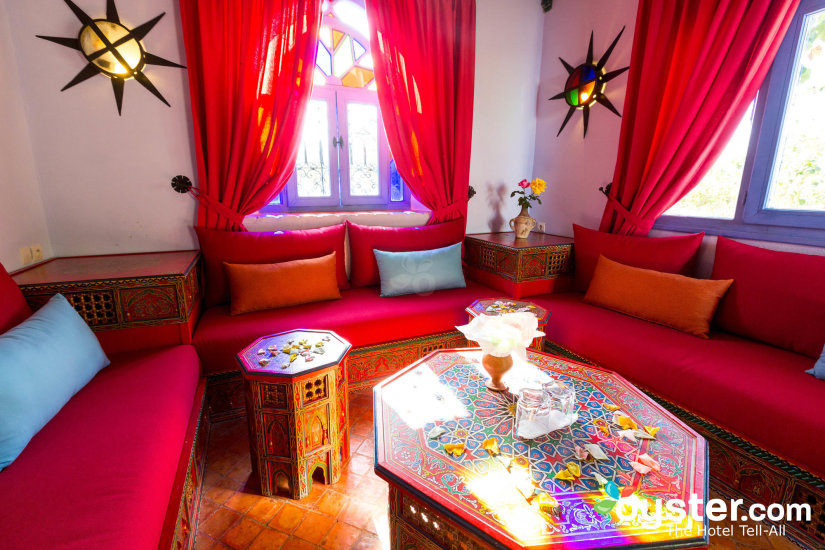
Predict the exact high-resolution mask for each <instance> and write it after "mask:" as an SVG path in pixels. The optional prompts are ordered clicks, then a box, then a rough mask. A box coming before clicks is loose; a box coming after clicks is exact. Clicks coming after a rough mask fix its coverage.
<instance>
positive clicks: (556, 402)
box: [542, 380, 578, 433]
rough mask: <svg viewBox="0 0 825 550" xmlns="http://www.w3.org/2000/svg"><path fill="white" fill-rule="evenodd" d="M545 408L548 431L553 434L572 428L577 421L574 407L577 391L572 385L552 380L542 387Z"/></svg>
mask: <svg viewBox="0 0 825 550" xmlns="http://www.w3.org/2000/svg"><path fill="white" fill-rule="evenodd" d="M542 392H543V394H544V396H543V398H544V406H545V408H546V409H547V416H548V418H547V431H548V433H549V432H552V431H555V430H560V429H562V428H566V427H567V426H570V425H571V424H572V423H573V422H575V421H576V418H577V417H578V415H576V413H575V410H574V407H575V404H576V390H575V389H574V388H573V386H572V385H570V384H565V383H564V382H561V381H559V380H551V381H550V382H547V383H546V384H543V385H542Z"/></svg>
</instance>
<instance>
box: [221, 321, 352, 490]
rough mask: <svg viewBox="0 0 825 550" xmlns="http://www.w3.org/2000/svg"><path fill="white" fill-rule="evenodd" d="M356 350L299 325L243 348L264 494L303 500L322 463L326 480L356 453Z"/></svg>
mask: <svg viewBox="0 0 825 550" xmlns="http://www.w3.org/2000/svg"><path fill="white" fill-rule="evenodd" d="M350 348H351V345H350V343H349V342H347V341H346V340H344V339H343V338H341V337H340V336H338V335H337V334H335V333H334V332H331V331H325V330H308V329H297V330H292V331H287V332H280V333H278V334H271V335H268V336H264V337H262V338H258V339H257V340H255V341H254V342H252V344H250V345H249V346H247V347H246V348H244V349H243V350H242V351H241V352H240V353H238V355H237V357H236V359H237V361H238V363H239V364H240V366H241V370H242V373H243V378H244V385H245V390H246V413H247V421H248V422H249V448H250V456H251V459H252V469H253V471H254V472H256V473H257V474H258V477H259V479H260V480H261V493H262V494H263V495H265V496H274V495H276V494H278V493H285V494H286V495H288V496H290V497H291V498H294V499H301V498H304V497H305V496H307V494H309V490H310V488H311V487H312V476H313V473H314V472H315V471H316V470H317V469H320V471H321V473H322V474H323V477H324V482H325V483H327V484H329V483H335V482H336V481H338V479H339V477H340V476H341V466H342V464H343V463H344V462H346V461H347V460H348V459H349V415H348V410H347V407H348V405H347V381H346V376H345V371H344V368H345V365H344V361H345V359H346V356H347V354H348V353H349V350H350Z"/></svg>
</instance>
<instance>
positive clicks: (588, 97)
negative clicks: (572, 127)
mask: <svg viewBox="0 0 825 550" xmlns="http://www.w3.org/2000/svg"><path fill="white" fill-rule="evenodd" d="M623 32H624V27H622V30H621V31H619V34H618V35H616V38H614V39H613V42H612V43H611V44H610V47H609V48H607V51H606V52H604V55H602V56H601V58H600V59H599V61H598V62H596V63H593V33H592V32H591V33H590V45H589V46H588V48H587V59H586V60H585V62H584V63H583V64H581V65H579V66H578V67H573V66H572V65H570V64H569V63H568V62H567V61H565V60H564V59H562V58H561V57H560V58H559V61H561V64H562V65H564V68H565V69H567V74H568V76H567V81H566V82H565V83H564V91H563V92H561V93H560V94H557V95H554V96H553V97H551V98H550V99H564V100H565V101H566V102H567V105H568V106H569V107H570V108H569V109H568V111H567V116H566V117H564V122H562V123H561V128H559V131H558V133H557V134H556V136H557V137H558V136H559V134H561V131H562V130H564V127H565V126H566V125H567V122H568V121H569V120H570V117H572V116H573V113H575V112H576V111H577V110H580V111H581V112H582V117H583V120H584V136H585V137H587V123H588V121H589V119H590V107H591V106H592V105H593V104H594V103H601V104H602V105H604V106H605V107H607V108H608V109H610V111H611V112H612V113H613V114H615V115H616V116H618V117H620V116H622V115H620V114H619V111H617V110H616V107H614V106H613V104H612V103H610V100H608V99H607V96H606V95H604V87H605V84H607V83H608V82H610V81H611V80H613V79H614V78H616V77H617V76H619V75H620V74H622V73H623V72H625V71H626V70H627V69H628V68H629V67H624V68H623V69H616V70H615V71H610V72H605V70H604V66H605V64H606V63H607V60H608V58H610V54H611V53H613V48H615V47H616V43H617V42H618V41H619V38H621V37H622V33H623Z"/></svg>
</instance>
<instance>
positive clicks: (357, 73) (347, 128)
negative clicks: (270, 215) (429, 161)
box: [271, 0, 409, 210]
mask: <svg viewBox="0 0 825 550" xmlns="http://www.w3.org/2000/svg"><path fill="white" fill-rule="evenodd" d="M313 84H314V88H313V95H312V100H311V101H310V103H309V106H308V108H307V111H306V115H305V119H304V126H303V130H302V136H301V145H300V149H299V152H298V158H297V160H296V164H295V172H294V173H293V175H292V178H291V179H290V180H289V182H288V184H287V188H286V191H285V193H283V194H282V195H280V196H279V197H277V198H276V201H278V202H275V201H273V202H272V203H271V204H272V205H273V207H274V206H275V205H280V207H279V208H280V209H282V210H285V209H289V208H293V207H295V208H312V207H316V206H321V207H332V208H335V207H345V206H361V205H366V206H374V207H377V208H387V207H390V206H391V207H392V208H403V207H405V206H406V205H408V203H409V193H406V192H405V187H404V182H403V180H401V178H400V177H399V175H398V172H397V170H394V165H393V166H392V167H391V163H390V159H391V156H390V153H389V145H388V143H387V138H386V134H385V132H384V128H383V123H382V121H381V113H380V109H379V106H378V96H377V94H376V93H375V92H376V83H375V72H374V67H373V58H372V55H371V54H370V37H369V26H368V21H367V12H366V10H365V8H364V5H363V0H328V1H327V2H325V8H324V15H323V18H322V21H321V28H320V33H319V37H318V52H317V54H316V57H315V71H314V74H313ZM382 205H383V206H382ZM276 209H278V208H276Z"/></svg>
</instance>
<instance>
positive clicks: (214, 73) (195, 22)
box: [180, 0, 321, 229]
mask: <svg viewBox="0 0 825 550" xmlns="http://www.w3.org/2000/svg"><path fill="white" fill-rule="evenodd" d="M180 8H181V22H182V26H183V37H184V42H185V45H186V60H187V65H188V67H189V94H190V99H191V104H192V122H193V129H194V136H195V153H196V156H197V163H198V187H199V190H200V193H199V195H198V196H197V198H198V201H199V208H198V225H202V226H206V227H210V228H216V229H244V227H243V217H244V216H245V215H248V214H251V213H252V212H255V211H257V210H258V209H260V208H261V207H262V206H264V205H266V204H267V203H268V202H269V201H270V200H271V198H272V197H274V196H275V195H276V194H277V193H278V192H279V191H280V190H281V189H282V188H283V186H284V185H285V183H286V181H287V180H288V179H289V176H290V175H291V173H292V171H293V169H294V167H295V157H296V154H297V151H298V146H299V144H300V138H301V131H300V129H301V125H302V123H303V119H304V112H305V110H306V106H307V102H308V100H309V97H310V95H311V93H312V75H313V70H314V68H315V54H316V48H317V45H318V31H319V27H320V21H321V0H243V1H237V0H180Z"/></svg>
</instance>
